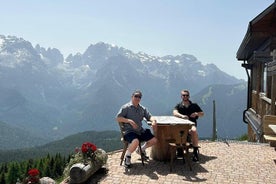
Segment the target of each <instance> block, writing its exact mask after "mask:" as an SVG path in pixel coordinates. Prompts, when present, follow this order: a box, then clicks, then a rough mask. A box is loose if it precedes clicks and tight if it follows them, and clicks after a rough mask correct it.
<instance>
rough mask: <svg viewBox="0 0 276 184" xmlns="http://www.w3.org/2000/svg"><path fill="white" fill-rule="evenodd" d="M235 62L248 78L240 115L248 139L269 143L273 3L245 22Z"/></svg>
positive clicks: (275, 43)
mask: <svg viewBox="0 0 276 184" xmlns="http://www.w3.org/2000/svg"><path fill="white" fill-rule="evenodd" d="M237 60H238V61H242V62H243V63H242V65H241V66H242V67H243V68H244V69H245V71H246V73H247V76H248V94H247V109H246V110H245V111H244V113H243V120H244V122H245V123H247V124H248V139H249V141H257V142H267V141H271V140H267V139H264V138H265V136H264V135H266V134H272V137H273V133H272V132H269V129H268V128H267V123H268V124H274V123H275V124H276V110H275V98H276V1H275V2H274V3H272V4H271V5H270V6H269V7H268V8H266V9H265V10H264V11H263V12H261V13H260V14H259V15H257V16H256V17H255V18H254V19H253V20H252V21H250V22H249V25H248V30H247V32H246V34H245V36H244V39H243V40H242V43H241V45H240V47H239V49H238V51H237ZM267 131H268V132H269V133H268V132H267ZM274 134H275V133H274ZM275 141H276V135H275Z"/></svg>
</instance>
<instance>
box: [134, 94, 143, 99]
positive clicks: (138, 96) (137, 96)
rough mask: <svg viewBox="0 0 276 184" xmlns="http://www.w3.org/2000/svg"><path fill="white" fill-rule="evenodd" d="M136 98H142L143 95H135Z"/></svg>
mask: <svg viewBox="0 0 276 184" xmlns="http://www.w3.org/2000/svg"><path fill="white" fill-rule="evenodd" d="M134 98H140V99H141V98H142V96H140V95H134Z"/></svg>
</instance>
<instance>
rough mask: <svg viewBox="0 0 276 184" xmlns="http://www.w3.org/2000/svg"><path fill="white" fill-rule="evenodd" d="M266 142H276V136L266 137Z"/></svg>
mask: <svg viewBox="0 0 276 184" xmlns="http://www.w3.org/2000/svg"><path fill="white" fill-rule="evenodd" d="M264 138H265V140H267V141H276V135H275V136H272V135H264Z"/></svg>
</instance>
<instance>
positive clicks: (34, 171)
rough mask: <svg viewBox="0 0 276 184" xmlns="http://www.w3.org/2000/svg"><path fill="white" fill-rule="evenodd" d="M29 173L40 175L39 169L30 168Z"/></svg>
mask: <svg viewBox="0 0 276 184" xmlns="http://www.w3.org/2000/svg"><path fill="white" fill-rule="evenodd" d="M28 174H29V175H30V176H38V175H39V170H38V169H30V170H29V171H28Z"/></svg>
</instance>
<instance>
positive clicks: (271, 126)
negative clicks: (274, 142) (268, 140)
mask: <svg viewBox="0 0 276 184" xmlns="http://www.w3.org/2000/svg"><path fill="white" fill-rule="evenodd" d="M268 127H269V128H271V130H272V131H273V132H274V133H275V134H276V125H268Z"/></svg>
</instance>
